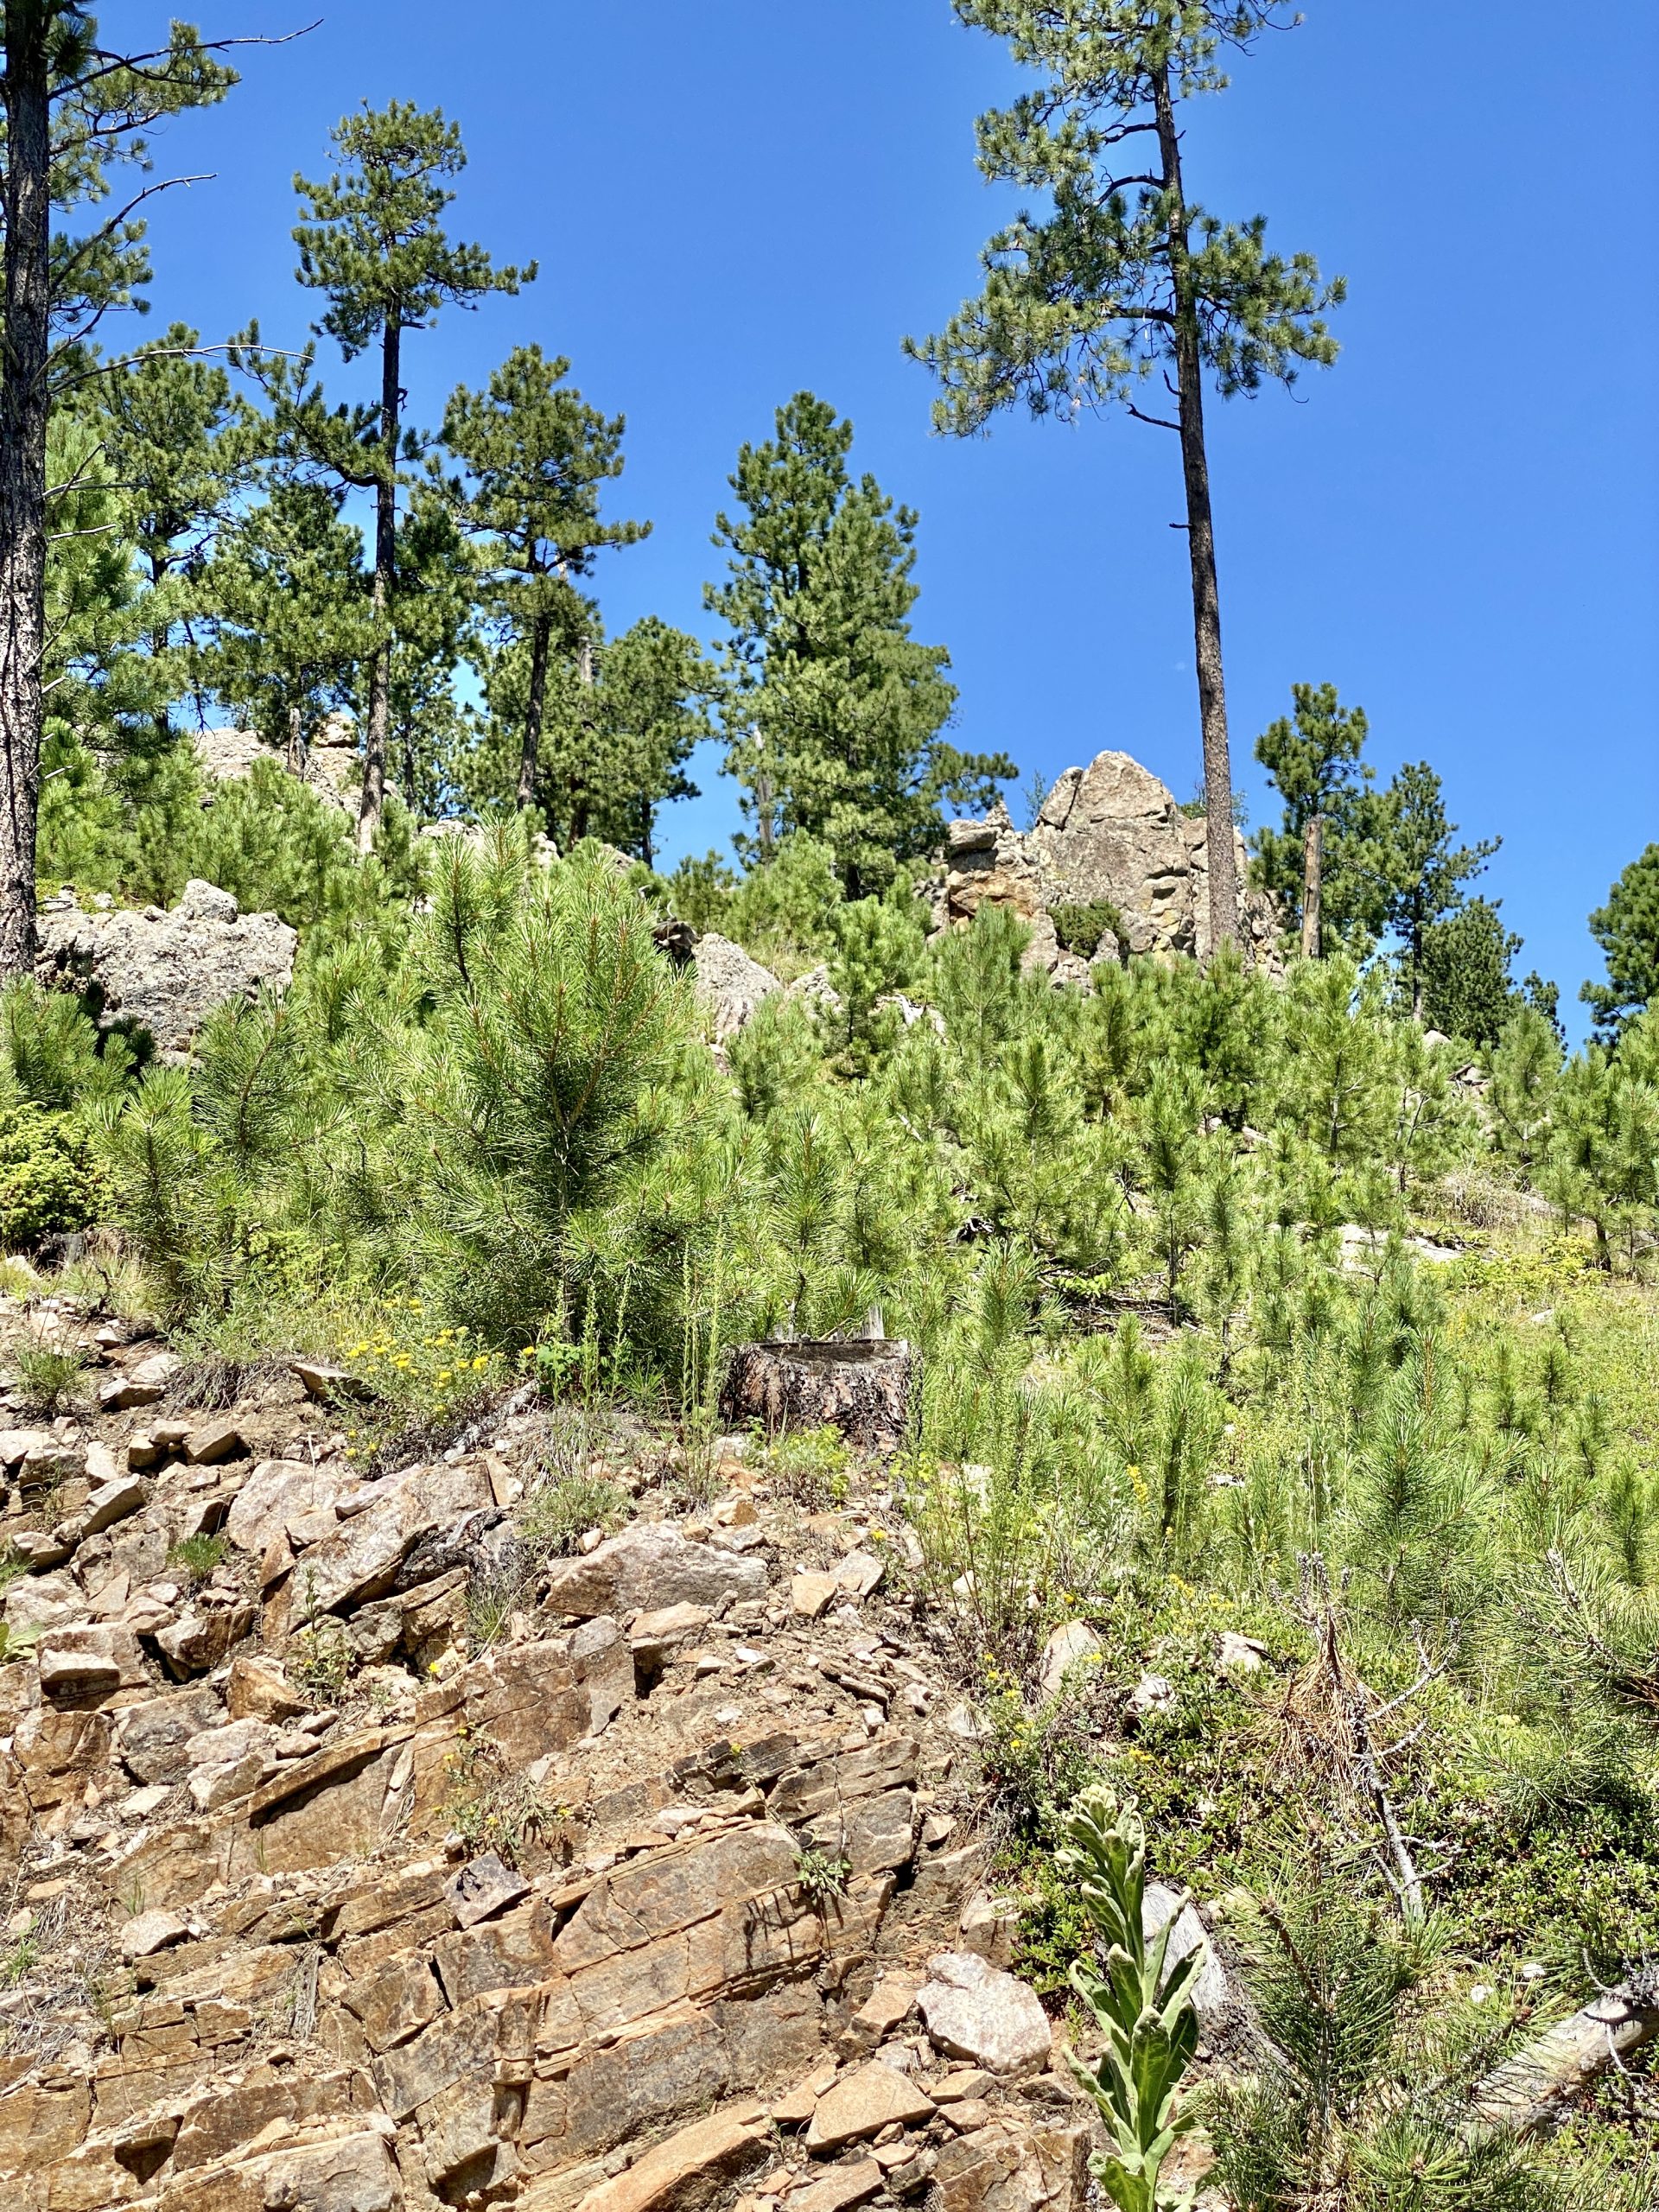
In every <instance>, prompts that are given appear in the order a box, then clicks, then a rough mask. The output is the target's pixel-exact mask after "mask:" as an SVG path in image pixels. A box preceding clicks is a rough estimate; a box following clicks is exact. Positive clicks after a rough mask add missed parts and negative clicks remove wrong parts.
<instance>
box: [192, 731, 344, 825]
mask: <svg viewBox="0 0 1659 2212" xmlns="http://www.w3.org/2000/svg"><path fill="white" fill-rule="evenodd" d="M261 760H269V761H270V763H271V765H272V766H273V767H277V768H283V769H286V770H287V772H289V775H292V776H297V777H298V778H299V779H300V781H301V782H302V783H305V784H309V785H310V786H311V788H312V790H313V791H315V793H316V794H317V797H318V798H321V799H326V800H327V802H328V804H330V805H333V806H337V807H339V808H340V809H341V810H342V811H343V812H345V813H346V814H350V815H353V816H354V815H355V814H356V812H357V785H358V783H359V763H358V750H357V741H356V738H355V736H354V734H353V730H352V726H351V724H350V722H349V721H346V718H345V717H344V716H343V715H329V716H328V718H327V721H325V722H324V724H323V726H322V728H321V730H320V731H319V732H318V733H317V736H316V740H315V743H313V744H311V745H309V746H302V747H300V749H299V753H298V757H297V758H296V757H295V756H294V755H293V754H290V753H289V752H288V751H287V750H286V749H284V750H282V751H278V749H277V747H275V746H272V745H267V744H266V742H265V741H264V738H263V737H261V736H260V735H259V734H257V731H254V730H251V729H205V730H203V731H201V732H200V734H199V735H198V737H197V739H196V762H197V765H198V766H199V767H200V770H201V772H202V775H203V777H204V778H205V779H206V780H207V783H208V785H213V784H239V783H242V782H244V781H245V779H247V778H248V777H249V776H251V774H252V772H253V770H254V767H255V765H256V763H257V762H258V761H261ZM212 803H213V792H212V791H211V790H210V791H208V793H207V799H206V804H209V805H211V804H212Z"/></svg>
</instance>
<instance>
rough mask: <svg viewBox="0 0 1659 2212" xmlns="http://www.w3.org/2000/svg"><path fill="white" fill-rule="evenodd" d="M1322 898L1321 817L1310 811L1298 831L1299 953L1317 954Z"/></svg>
mask: <svg viewBox="0 0 1659 2212" xmlns="http://www.w3.org/2000/svg"><path fill="white" fill-rule="evenodd" d="M1324 899H1325V817H1324V816H1323V815H1322V814H1310V815H1309V816H1308V817H1307V828H1306V829H1305V830H1304V831H1303V833H1302V957H1303V959H1304V960H1317V959H1318V958H1319V922H1320V912H1319V910H1320V908H1321V906H1322V905H1323V904H1324Z"/></svg>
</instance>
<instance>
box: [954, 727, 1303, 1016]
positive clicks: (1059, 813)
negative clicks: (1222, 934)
mask: <svg viewBox="0 0 1659 2212" xmlns="http://www.w3.org/2000/svg"><path fill="white" fill-rule="evenodd" d="M1233 836H1234V840H1235V850H1236V859H1237V863H1238V874H1239V881H1240V883H1241V884H1243V883H1244V882H1245V879H1246V861H1247V855H1246V853H1245V850H1244V843H1243V839H1242V838H1241V837H1239V836H1238V833H1237V831H1236V830H1235V831H1234V833H1233ZM1209 899H1210V855H1209V828H1208V824H1207V823H1205V821H1204V819H1203V817H1201V816H1192V815H1188V814H1185V813H1183V811H1182V810H1181V809H1180V808H1179V806H1178V805H1177V804H1176V803H1175V798H1174V795H1173V792H1172V791H1170V789H1169V787H1168V785H1166V784H1163V783H1160V781H1159V779H1158V778H1157V777H1156V776H1154V774H1153V773H1152V772H1151V770H1150V769H1148V768H1143V767H1142V766H1141V763H1140V762H1139V761H1138V760H1132V759H1131V758H1130V756H1129V755H1128V753H1096V756H1095V758H1094V760H1091V761H1090V763H1089V766H1087V767H1086V768H1068V769H1067V770H1066V771H1065V774H1064V775H1062V776H1061V777H1060V778H1059V779H1058V781H1057V782H1056V783H1055V785H1054V787H1053V789H1052V791H1050V792H1049V793H1048V796H1047V797H1046V799H1045V800H1044V802H1043V806H1042V810H1041V812H1040V813H1039V816H1038V817H1037V820H1036V822H1035V823H1034V824H1033V827H1032V829H1031V830H1030V831H1029V832H1028V833H1027V834H1024V835H1022V834H1021V833H1020V831H1019V830H1017V829H1015V828H1014V824H1013V823H1012V822H1011V821H1010V820H1009V818H1008V815H1007V810H1006V809H1005V808H1004V807H1003V805H1002V804H1001V801H1000V800H999V801H998V802H997V804H996V805H995V806H994V807H993V808H992V809H991V811H990V813H989V814H988V816H987V817H985V819H984V821H983V822H953V823H950V825H949V827H948V828H947V829H946V831H945V842H944V884H943V891H942V895H941V897H940V898H939V899H938V902H937V904H936V916H937V918H938V921H939V922H940V923H941V924H942V925H946V926H949V925H954V924H960V923H963V922H967V921H970V920H971V919H972V918H973V916H974V914H975V913H976V911H977V910H978V908H979V907H980V906H983V905H986V904H992V905H995V906H1008V907H1011V908H1012V909H1013V911H1014V912H1015V913H1017V914H1019V915H1020V918H1022V919H1023V920H1025V921H1026V922H1027V923H1029V924H1030V925H1031V928H1032V931H1033V938H1032V944H1031V947H1030V950H1029V951H1028V953H1027V966H1035V967H1039V968H1042V969H1046V970H1047V972H1048V973H1049V974H1050V975H1052V976H1055V977H1056V979H1057V980H1058V981H1060V982H1081V981H1082V980H1083V976H1082V975H1081V973H1080V972H1079V969H1080V967H1081V965H1082V963H1079V962H1077V960H1076V959H1075V958H1074V957H1071V956H1069V955H1067V954H1065V953H1063V952H1061V951H1060V950H1059V947H1058V943H1057V942H1056V939H1055V936H1054V926H1053V923H1052V919H1051V917H1052V914H1053V912H1054V911H1055V909H1056V908H1057V907H1060V906H1092V905H1095V904H1096V902H1103V903H1105V904H1107V905H1109V906H1114V907H1116V910H1117V912H1118V913H1119V915H1120V916H1121V917H1122V929H1121V931H1119V932H1118V933H1116V934H1114V933H1113V932H1112V931H1107V932H1106V933H1105V934H1104V935H1103V938H1102V939H1101V941H1100V944H1099V945H1098V946H1097V947H1096V951H1095V957H1096V958H1101V959H1111V958H1121V957H1125V956H1128V955H1130V954H1135V953H1152V954H1166V953H1172V952H1179V953H1191V954H1196V955H1197V956H1198V957H1199V958H1200V959H1203V958H1205V957H1208V954H1209V952H1210V950H1211V944H1210V910H1209ZM1240 921H1241V923H1242V925H1243V938H1244V941H1245V944H1246V948H1247V950H1254V951H1255V955H1256V957H1266V956H1267V955H1268V952H1269V951H1270V950H1271V947H1272V945H1273V943H1274V938H1275V937H1276V935H1277V932H1278V929H1279V918H1278V914H1277V912H1276V909H1275V907H1274V901H1273V900H1272V899H1270V898H1269V897H1268V895H1267V894H1266V893H1262V892H1260V891H1253V890H1249V889H1248V888H1247V889H1246V890H1245V891H1244V892H1243V895H1242V898H1241V901H1240Z"/></svg>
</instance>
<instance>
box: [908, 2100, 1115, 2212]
mask: <svg viewBox="0 0 1659 2212" xmlns="http://www.w3.org/2000/svg"><path fill="white" fill-rule="evenodd" d="M933 2183H934V2197H933V2200H932V2201H933V2202H935V2203H936V2204H937V2206H938V2212H1083V2207H1084V2205H1085V2204H1086V2202H1087V2201H1088V2190H1089V2130H1088V2127H1087V2126H1086V2125H1083V2124H1078V2125H1076V2126H1069V2127H1055V2126H1047V2125H1041V2124H1039V2125H1037V2126H1020V2125H1018V2124H1010V2123H1007V2122H1004V2123H999V2124H994V2125H992V2126H988V2127H982V2128H978V2129H976V2131H975V2132H974V2133H971V2134H968V2135H961V2136H958V2137H957V2139H956V2140H955V2141H954V2142H950V2143H947V2144H945V2145H944V2148H943V2149H942V2150H941V2151H940V2152H939V2155H938V2162H937V2164H935V2166H934V2169H933Z"/></svg>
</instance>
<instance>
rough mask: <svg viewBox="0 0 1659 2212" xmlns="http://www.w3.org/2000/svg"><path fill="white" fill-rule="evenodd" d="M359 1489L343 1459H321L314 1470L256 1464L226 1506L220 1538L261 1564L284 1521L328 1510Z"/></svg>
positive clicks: (303, 1463) (298, 1464)
mask: <svg viewBox="0 0 1659 2212" xmlns="http://www.w3.org/2000/svg"><path fill="white" fill-rule="evenodd" d="M361 1487H362V1484H361V1482H360V1480H359V1478H358V1476H357V1475H356V1473H355V1472H354V1471H353V1469H352V1467H351V1465H350V1464H349V1463H348V1462H347V1461H346V1460H343V1459H324V1460H323V1461H322V1462H321V1464H320V1465H315V1466H314V1465H312V1464H311V1462H310V1461H309V1460H306V1459H261V1460H260V1461H258V1463H257V1465H256V1466H255V1468H254V1470H253V1472H252V1473H251V1475H250V1476H249V1477H248V1479H247V1480H246V1482H245V1483H244V1484H243V1485H242V1487H241V1489H240V1490H239V1491H238V1492H237V1494H236V1497H234V1499H233V1500H232V1503H231V1510H230V1512H229V1514H228V1515H227V1516H226V1522H225V1533H226V1535H227V1536H228V1537H229V1538H230V1540H231V1541H232V1543H233V1544H235V1545H236V1546H238V1548H239V1549H240V1550H242V1551H245V1552H251V1553H252V1554H253V1555H254V1557H255V1558H256V1559H257V1558H261V1557H263V1556H264V1553H265V1552H266V1550H267V1549H268V1548H270V1545H271V1544H272V1543H273V1542H274V1541H276V1539H277V1537H278V1536H280V1535H283V1533H284V1531H285V1529H286V1528H287V1525H288V1523H289V1521H290V1520H297V1519H298V1518H299V1517H300V1516H302V1515H303V1514H307V1513H313V1512H315V1511H317V1510H319V1509H321V1508H322V1507H327V1508H329V1509H331V1510H332V1508H333V1507H334V1505H335V1504H337V1503H338V1502H339V1501H340V1499H341V1498H343V1497H346V1495H347V1494H348V1493H349V1492H350V1491H353V1490H359V1489H360V1488H361Z"/></svg>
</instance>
